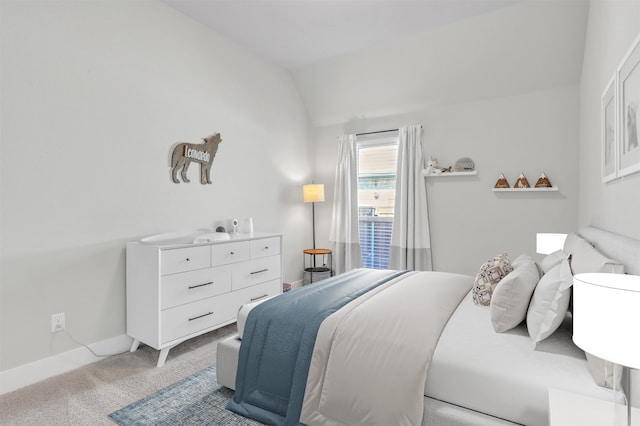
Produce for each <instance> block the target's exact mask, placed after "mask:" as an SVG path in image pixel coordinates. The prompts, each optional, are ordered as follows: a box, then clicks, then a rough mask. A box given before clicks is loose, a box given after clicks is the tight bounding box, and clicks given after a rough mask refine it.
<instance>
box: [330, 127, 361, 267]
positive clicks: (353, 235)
mask: <svg viewBox="0 0 640 426" xmlns="http://www.w3.org/2000/svg"><path fill="white" fill-rule="evenodd" d="M334 188H335V190H334V196H333V216H332V219H331V232H330V234H329V241H330V242H331V244H332V249H333V268H334V271H335V273H336V274H341V273H343V272H347V271H350V270H352V269H354V268H359V267H361V266H362V258H361V257H360V234H359V232H358V149H357V145H356V135H340V136H339V137H338V162H337V165H336V179H335V186H334Z"/></svg>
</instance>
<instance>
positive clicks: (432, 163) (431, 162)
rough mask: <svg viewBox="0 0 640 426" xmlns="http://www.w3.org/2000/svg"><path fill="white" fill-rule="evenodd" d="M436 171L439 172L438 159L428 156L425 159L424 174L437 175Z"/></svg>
mask: <svg viewBox="0 0 640 426" xmlns="http://www.w3.org/2000/svg"><path fill="white" fill-rule="evenodd" d="M437 171H439V169H438V159H437V158H433V157H432V156H428V157H427V168H426V172H427V174H428V175H430V174H433V173H437Z"/></svg>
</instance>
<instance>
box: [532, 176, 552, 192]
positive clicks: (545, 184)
mask: <svg viewBox="0 0 640 426" xmlns="http://www.w3.org/2000/svg"><path fill="white" fill-rule="evenodd" d="M535 187H536V188H551V187H552V185H551V182H550V181H549V178H548V177H547V175H545V174H544V172H543V173H542V174H541V175H540V177H539V178H538V181H537V182H536V186H535Z"/></svg>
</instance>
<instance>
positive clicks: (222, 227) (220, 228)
mask: <svg viewBox="0 0 640 426" xmlns="http://www.w3.org/2000/svg"><path fill="white" fill-rule="evenodd" d="M216 232H227V231H226V230H225V229H224V226H218V227H217V228H216Z"/></svg>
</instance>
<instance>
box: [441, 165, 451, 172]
mask: <svg viewBox="0 0 640 426" xmlns="http://www.w3.org/2000/svg"><path fill="white" fill-rule="evenodd" d="M441 170H442V173H451V166H449V167H445V168H444V169H441Z"/></svg>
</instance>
